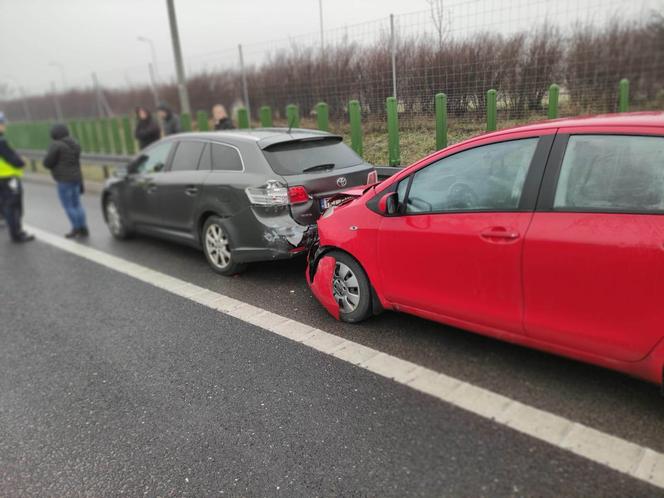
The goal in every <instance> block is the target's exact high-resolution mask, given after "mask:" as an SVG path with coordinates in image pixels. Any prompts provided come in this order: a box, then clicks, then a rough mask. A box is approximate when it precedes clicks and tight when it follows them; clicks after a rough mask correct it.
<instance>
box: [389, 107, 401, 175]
mask: <svg viewBox="0 0 664 498" xmlns="http://www.w3.org/2000/svg"><path fill="white" fill-rule="evenodd" d="M387 139H388V147H387V148H388V162H389V165H390V166H398V165H399V164H401V150H400V147H399V114H398V112H397V99H396V97H387Z"/></svg>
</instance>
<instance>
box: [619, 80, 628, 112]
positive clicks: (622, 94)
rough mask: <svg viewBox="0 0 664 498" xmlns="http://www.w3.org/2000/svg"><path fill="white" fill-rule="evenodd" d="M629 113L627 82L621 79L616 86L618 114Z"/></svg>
mask: <svg viewBox="0 0 664 498" xmlns="http://www.w3.org/2000/svg"><path fill="white" fill-rule="evenodd" d="M627 111H629V80H628V79H627V78H623V79H621V80H620V84H619V85H618V112H627Z"/></svg>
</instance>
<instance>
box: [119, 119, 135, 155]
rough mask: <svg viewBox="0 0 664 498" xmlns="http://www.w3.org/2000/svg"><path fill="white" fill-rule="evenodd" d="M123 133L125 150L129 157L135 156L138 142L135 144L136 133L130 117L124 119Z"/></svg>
mask: <svg viewBox="0 0 664 498" xmlns="http://www.w3.org/2000/svg"><path fill="white" fill-rule="evenodd" d="M122 133H123V135H124V150H125V152H126V153H127V155H130V156H133V155H134V154H135V153H136V142H134V133H133V132H132V129H131V121H129V117H128V116H123V118H122Z"/></svg>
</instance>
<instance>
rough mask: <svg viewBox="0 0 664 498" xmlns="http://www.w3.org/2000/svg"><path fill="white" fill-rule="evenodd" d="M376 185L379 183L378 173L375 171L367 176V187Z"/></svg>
mask: <svg viewBox="0 0 664 498" xmlns="http://www.w3.org/2000/svg"><path fill="white" fill-rule="evenodd" d="M374 183H378V172H377V171H375V170H374V171H372V172H371V173H369V174H368V175H367V185H372V184H374Z"/></svg>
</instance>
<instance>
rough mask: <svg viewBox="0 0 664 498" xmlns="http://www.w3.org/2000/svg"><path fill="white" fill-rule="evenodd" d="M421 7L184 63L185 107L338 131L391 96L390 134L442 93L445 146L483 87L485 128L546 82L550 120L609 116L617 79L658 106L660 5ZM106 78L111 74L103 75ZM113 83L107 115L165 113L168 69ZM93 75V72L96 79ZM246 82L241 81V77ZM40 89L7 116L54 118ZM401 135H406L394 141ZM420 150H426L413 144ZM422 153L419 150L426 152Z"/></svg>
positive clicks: (67, 105) (81, 93)
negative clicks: (491, 117)
mask: <svg viewBox="0 0 664 498" xmlns="http://www.w3.org/2000/svg"><path fill="white" fill-rule="evenodd" d="M429 7H430V8H428V9H426V10H423V11H418V12H413V13H410V14H404V15H397V16H393V18H390V17H385V18H382V19H378V20H375V21H371V22H365V23H360V24H349V25H348V26H344V27H340V28H336V29H331V30H326V31H324V32H323V36H322V39H321V33H319V32H314V33H310V34H304V35H299V36H293V37H289V38H286V39H280V40H271V41H266V42H263V43H254V44H248V45H244V46H242V47H241V48H240V50H241V51H242V56H243V62H244V64H243V65H242V66H241V65H240V55H239V51H238V50H236V49H227V50H223V51H216V52H215V51H212V52H210V53H207V54H199V55H195V56H190V57H186V58H185V65H186V68H187V70H188V76H189V77H188V88H189V94H190V100H191V103H192V108H193V109H194V110H201V109H209V108H210V107H211V106H212V105H213V104H215V103H222V104H224V105H225V106H226V107H228V108H231V109H233V108H237V107H239V106H244V107H248V108H249V109H250V111H251V117H252V119H253V121H254V122H257V121H258V117H259V108H260V106H265V105H267V106H270V107H271V108H272V112H273V116H274V120H275V124H285V123H286V120H285V109H286V106H287V105H288V104H296V105H298V106H299V111H300V113H301V114H302V116H303V125H305V126H306V125H307V124H310V125H311V124H312V123H313V121H307V120H308V119H311V120H313V114H314V112H315V107H316V104H317V103H318V102H320V101H324V102H326V103H327V104H328V105H329V113H330V123H331V127H332V129H334V130H337V131H342V132H344V131H347V122H348V103H349V101H350V100H358V101H359V102H360V106H361V110H362V120H363V124H364V127H365V132H368V133H371V132H372V130H375V131H376V132H378V131H382V132H383V133H384V130H385V101H386V98H387V97H390V96H394V95H396V97H397V103H398V104H397V105H398V112H399V122H400V123H399V124H400V127H401V129H402V130H404V131H405V132H407V131H408V130H420V129H424V130H430V129H432V128H433V127H434V120H433V112H434V110H433V106H434V95H435V94H436V93H438V92H444V93H445V94H446V95H447V103H448V113H449V117H450V135H451V141H455V138H456V137H458V138H461V137H463V136H464V135H467V134H470V133H473V132H475V131H478V130H480V129H481V127H482V125H481V124H482V123H483V122H484V120H485V115H486V104H487V102H486V95H487V90H489V89H495V90H497V109H498V122H499V126H501V127H504V126H506V125H509V124H514V123H521V122H526V121H529V120H534V119H543V118H546V106H547V103H548V88H549V86H550V85H551V84H552V83H557V84H558V85H559V86H560V96H559V115H561V116H567V115H577V114H587V113H601V112H612V111H615V110H616V109H617V106H618V84H619V81H620V80H621V79H623V78H627V79H629V81H630V109H631V110H639V109H662V108H664V8H662V6H661V2H658V1H656V0H633V1H631V2H624V1H622V0H584V1H579V0H557V1H551V0H505V1H500V2H498V1H493V0H452V1H448V0H430V1H429ZM110 71H115V72H117V71H118V70H108V72H110ZM120 71H123V72H124V73H125V74H126V75H127V78H126V80H127V85H126V87H125V88H103V91H102V92H101V93H102V94H103V96H104V98H105V100H106V101H107V102H108V107H109V108H110V109H112V111H113V112H115V113H117V114H126V113H128V112H130V110H131V109H132V108H133V107H134V106H136V105H150V104H152V103H153V102H154V101H156V100H157V99H162V100H167V101H169V102H170V103H172V104H173V105H174V106H175V107H177V90H176V86H175V84H174V82H170V83H164V80H163V75H164V74H172V68H171V67H170V66H167V65H166V64H163V63H160V68H159V71H160V72H161V73H162V74H161V77H162V79H161V80H160V82H159V83H158V84H157V85H156V87H155V88H151V86H150V84H149V80H148V79H147V78H148V71H147V68H136V67H135V68H121V69H120ZM105 74H106V72H105V71H100V72H99V73H98V77H99V81H100V82H101V83H102V85H103V81H104V75H105ZM244 82H246V84H245V83H244ZM99 93H100V92H98V91H95V90H94V89H78V90H71V91H68V92H65V93H63V94H60V95H57V98H58V101H59V104H60V106H61V108H62V112H63V113H64V115H65V117H66V118H74V117H77V118H80V117H88V116H95V115H96V112H97V111H98V109H99V105H98V102H97V100H98V98H99ZM54 97H55V96H54V95H51V94H47V95H43V96H32V97H28V98H26V99H25V101H24V102H21V101H19V100H14V101H9V102H2V103H0V105H1V106H2V107H3V108H4V109H5V110H6V112H8V114H9V116H10V118H13V119H15V120H21V119H23V117H24V115H25V107H26V105H27V106H28V107H29V108H30V110H31V115H32V117H33V118H34V119H41V120H43V119H52V118H53V117H54V111H53V109H54ZM406 140H408V138H407V137H406ZM427 147H428V146H427ZM429 148H431V147H429Z"/></svg>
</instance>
